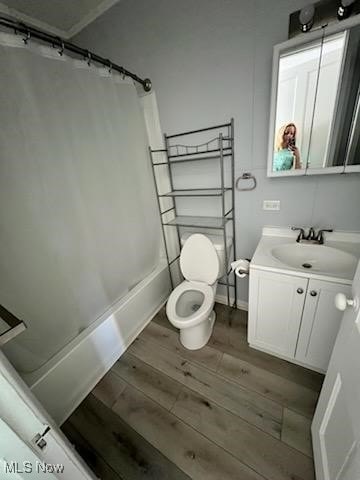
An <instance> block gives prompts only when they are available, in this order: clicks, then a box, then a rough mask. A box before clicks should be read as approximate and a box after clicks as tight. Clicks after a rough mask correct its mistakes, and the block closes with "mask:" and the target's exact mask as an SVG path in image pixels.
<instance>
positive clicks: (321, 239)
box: [315, 228, 333, 245]
mask: <svg viewBox="0 0 360 480" xmlns="http://www.w3.org/2000/svg"><path fill="white" fill-rule="evenodd" d="M332 231H333V229H332V228H323V229H322V230H319V231H318V234H317V235H316V239H315V240H316V241H317V242H318V243H319V245H323V244H324V235H323V233H324V232H332Z"/></svg>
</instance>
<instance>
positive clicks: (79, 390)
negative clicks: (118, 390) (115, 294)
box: [22, 262, 170, 425]
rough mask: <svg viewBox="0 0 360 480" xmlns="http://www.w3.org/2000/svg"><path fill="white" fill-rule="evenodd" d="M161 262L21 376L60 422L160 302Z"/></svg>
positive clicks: (164, 291) (164, 281) (166, 285)
mask: <svg viewBox="0 0 360 480" xmlns="http://www.w3.org/2000/svg"><path fill="white" fill-rule="evenodd" d="M169 293H170V282H169V274H168V268H167V264H166V263H165V262H162V263H161V264H159V266H158V267H157V268H156V269H155V270H154V271H153V272H152V273H151V274H150V275H149V276H147V277H146V278H145V279H144V280H143V281H142V282H140V283H139V284H138V285H136V287H134V288H133V289H132V290H131V291H130V292H129V293H128V294H127V295H126V296H125V297H123V298H122V299H121V300H120V301H119V302H118V303H117V304H116V305H114V306H113V307H112V308H111V309H110V310H109V311H107V312H106V313H105V314H104V315H102V316H101V317H100V318H99V319H97V320H96V321H95V322H94V323H93V324H92V325H90V326H89V327H88V328H87V329H85V330H84V331H82V332H81V333H80V334H79V335H78V336H77V337H76V338H74V339H73V340H72V341H71V342H70V343H68V344H67V345H66V347H64V348H63V349H62V350H61V351H60V352H59V353H58V354H56V355H55V356H54V357H53V358H51V360H49V361H48V362H47V363H45V365H43V366H42V367H41V368H39V369H38V370H36V371H35V372H32V373H28V374H22V377H23V379H24V380H25V382H26V383H27V384H28V385H29V386H30V388H31V390H32V391H33V393H34V394H35V396H36V397H37V398H38V399H39V400H40V402H41V403H42V404H43V406H44V407H45V408H46V410H47V411H48V412H49V414H50V415H51V416H52V417H53V419H54V420H55V421H56V422H57V424H59V425H60V424H62V423H63V422H64V421H65V420H66V419H67V418H68V416H69V415H70V414H71V413H72V412H73V411H74V410H75V408H76V407H77V406H78V405H79V404H80V403H81V402H82V400H83V399H84V398H85V397H86V395H88V393H89V392H90V391H91V390H92V389H93V388H94V386H95V385H96V384H97V382H98V381H99V380H100V378H101V377H102V376H103V375H104V374H105V373H106V372H107V371H108V370H109V369H110V368H111V366H112V365H113V364H114V363H115V361H116V360H117V359H118V358H119V357H120V356H121V354H122V353H124V351H125V350H126V349H127V347H128V346H129V345H130V344H131V342H132V341H133V340H134V339H135V338H136V337H137V336H138V335H139V333H140V332H141V331H142V329H143V328H144V327H145V326H146V325H147V324H148V323H149V322H150V320H151V319H152V318H153V317H154V315H155V314H156V313H157V312H158V310H159V309H160V308H161V307H162V305H163V304H164V303H165V301H166V299H167V297H168V295H169Z"/></svg>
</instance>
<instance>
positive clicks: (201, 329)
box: [166, 233, 224, 350]
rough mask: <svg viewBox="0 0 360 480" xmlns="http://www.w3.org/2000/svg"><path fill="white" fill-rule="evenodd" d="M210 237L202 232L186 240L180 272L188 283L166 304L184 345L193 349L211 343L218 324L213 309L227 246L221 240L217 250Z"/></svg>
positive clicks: (181, 257)
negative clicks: (223, 253)
mask: <svg viewBox="0 0 360 480" xmlns="http://www.w3.org/2000/svg"><path fill="white" fill-rule="evenodd" d="M209 237H210V238H211V237H213V239H214V238H215V237H216V238H217V239H219V237H217V236H209ZM210 238H208V237H207V236H205V235H202V234H200V233H195V234H193V235H189V234H186V236H185V237H183V238H182V243H183V248H182V250H181V254H180V269H181V272H182V274H183V276H184V278H185V280H184V281H183V282H182V283H181V284H180V285H178V286H177V287H176V288H175V289H174V290H173V292H172V293H171V294H170V297H169V299H168V302H167V304H166V314H167V317H168V319H169V321H170V323H171V324H172V325H174V326H175V327H176V328H178V329H179V330H180V342H181V343H182V345H184V347H186V348H188V349H189V350H197V349H199V348H202V347H203V346H204V345H206V344H207V342H208V341H209V339H210V337H211V333H212V330H213V326H214V322H215V312H214V310H213V308H214V303H215V293H216V287H217V280H218V278H220V277H221V276H222V275H223V273H224V267H223V264H222V263H221V262H222V260H223V257H222V255H221V252H223V250H224V247H223V243H222V248H221V244H219V241H218V243H217V248H218V250H217V249H216V248H215V245H214V243H213V242H212V241H211V240H210Z"/></svg>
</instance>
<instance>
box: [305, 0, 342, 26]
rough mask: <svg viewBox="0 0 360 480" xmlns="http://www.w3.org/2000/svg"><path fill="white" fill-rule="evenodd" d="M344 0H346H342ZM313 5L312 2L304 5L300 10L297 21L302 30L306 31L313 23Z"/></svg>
mask: <svg viewBox="0 0 360 480" xmlns="http://www.w3.org/2000/svg"><path fill="white" fill-rule="evenodd" d="M343 1H346V0H343ZM314 15H315V7H314V5H313V4H310V5H306V6H305V7H304V8H302V9H301V10H300V13H299V23H300V30H301V31H302V32H308V31H309V30H310V29H311V27H312V26H313V23H314Z"/></svg>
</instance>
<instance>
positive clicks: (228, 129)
mask: <svg viewBox="0 0 360 480" xmlns="http://www.w3.org/2000/svg"><path fill="white" fill-rule="evenodd" d="M207 134H209V135H211V136H212V138H211V139H210V140H208V141H206V142H204V143H200V144H198V143H196V144H195V145H189V144H187V145H183V144H180V143H175V144H174V143H173V142H174V141H178V138H179V137H186V139H187V142H189V143H192V142H196V139H197V138H199V136H201V137H204V135H207ZM214 134H215V137H214V136H213V135H214ZM175 139H176V140H175ZM188 139H189V140H188ZM164 144H165V148H164V149H158V150H152V149H151V148H150V149H149V152H150V159H151V166H152V171H153V176H154V183H155V190H156V195H157V201H158V207H159V213H160V220H161V227H162V234H163V240H164V245H165V253H166V258H167V263H168V268H169V275H170V281H171V287H172V289H173V288H174V279H173V274H172V268H171V266H172V265H173V264H174V263H175V262H176V261H177V260H178V259H179V258H180V254H179V255H175V256H174V257H173V258H170V253H169V245H168V243H167V235H166V230H165V229H166V228H168V227H175V228H176V231H177V241H178V251H179V252H180V249H181V244H180V231H179V227H191V228H196V227H198V228H201V229H214V230H221V231H222V233H223V239H224V245H227V242H226V237H227V232H226V228H227V225H228V222H231V226H232V231H231V236H232V244H233V248H232V252H233V259H234V260H235V259H236V237H235V198H234V192H235V183H234V120H233V119H231V121H230V122H229V123H226V124H223V125H217V126H214V127H208V128H203V129H200V130H193V131H189V132H182V133H178V134H176V135H166V134H165V135H164ZM157 154H161V157H162V158H160V160H158V161H157V160H156V159H158V158H159V157H158V155H157ZM164 157H165V158H166V160H164ZM209 160H211V161H217V162H219V164H220V179H219V183H220V185H218V186H217V187H216V188H189V189H176V188H174V172H173V167H174V165H178V164H179V163H184V162H199V163H201V162H205V161H209ZM225 161H227V162H230V165H228V167H230V172H229V173H230V178H231V180H230V182H229V183H231V185H227V186H226V181H225V170H226V168H225ZM159 166H165V167H166V170H167V175H168V181H169V185H170V188H169V191H167V192H165V193H160V192H159V190H160V188H159V179H158V175H157V172H156V169H157V167H159ZM226 194H228V195H230V196H231V202H230V203H231V206H230V208H229V209H228V210H226V199H225V196H226ZM177 197H178V198H180V197H182V198H184V197H203V198H204V197H218V198H219V200H220V201H221V216H216V217H210V216H192V215H190V216H184V215H179V214H178V209H177V206H176V201H175V199H176V198H177ZM163 199H168V200H170V201H171V206H170V208H165V209H164V208H163V207H162V200H163ZM166 214H168V216H169V215H171V216H173V218H171V219H170V220H169V219H168V220H165V219H164V215H166ZM230 228H231V227H230ZM229 260H230V259H229V258H228V252H227V248H225V265H226V266H227V268H228V266H229ZM230 274H231V269H229V270H228V271H227V272H226V275H225V279H226V281H225V282H219V283H220V284H222V285H225V286H226V293H227V303H228V305H229V306H230V288H233V289H234V290H233V293H234V295H233V298H234V304H233V306H235V307H236V292H237V280H236V275H233V279H234V280H233V282H232V283H230V280H229V277H230Z"/></svg>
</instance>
